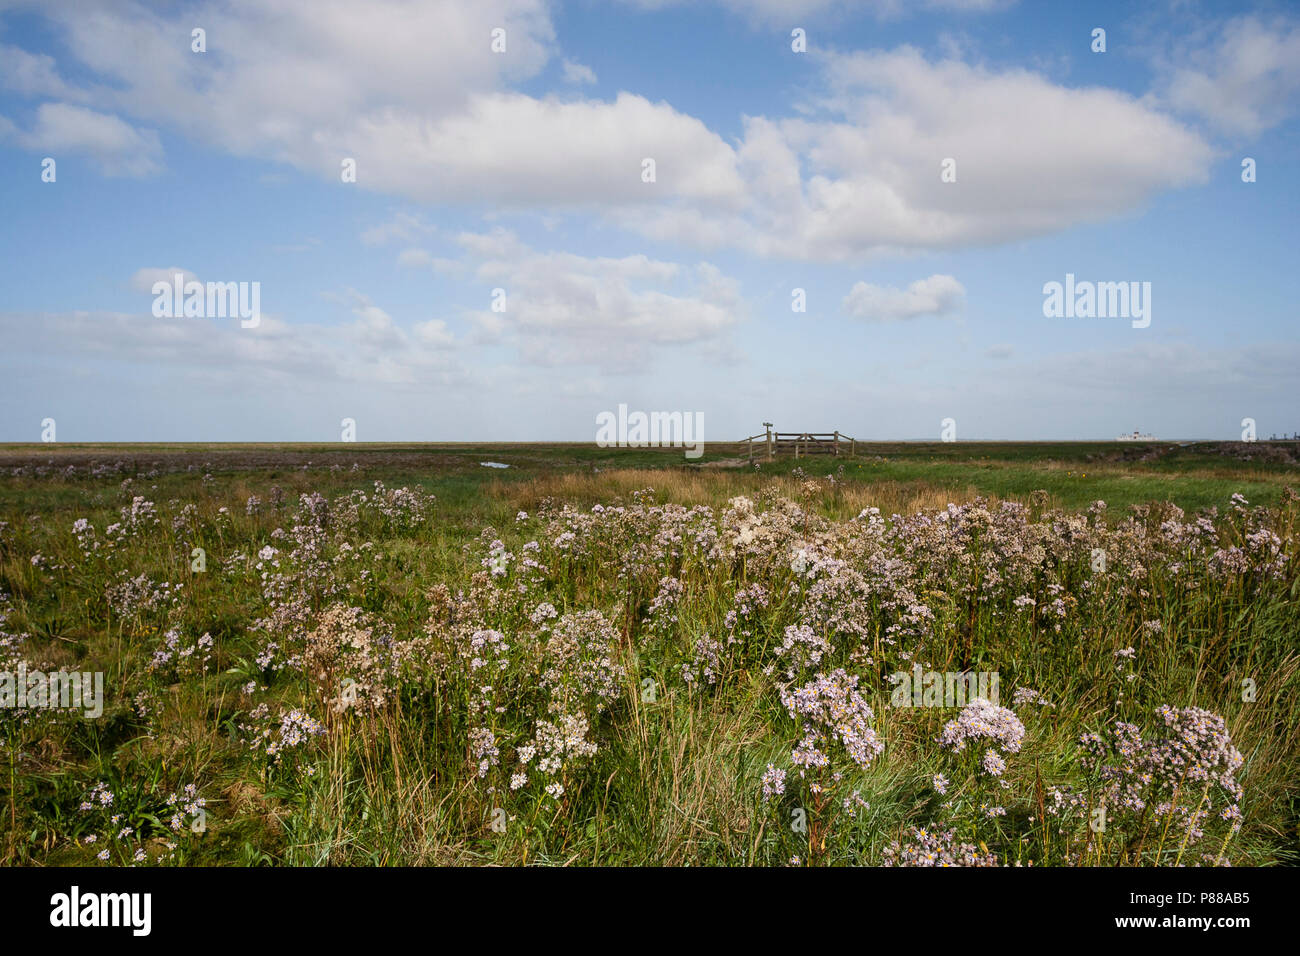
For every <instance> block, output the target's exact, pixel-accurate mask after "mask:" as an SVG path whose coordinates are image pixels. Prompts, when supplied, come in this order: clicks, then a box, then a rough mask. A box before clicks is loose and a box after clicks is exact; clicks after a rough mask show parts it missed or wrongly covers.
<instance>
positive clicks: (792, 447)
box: [740, 431, 857, 461]
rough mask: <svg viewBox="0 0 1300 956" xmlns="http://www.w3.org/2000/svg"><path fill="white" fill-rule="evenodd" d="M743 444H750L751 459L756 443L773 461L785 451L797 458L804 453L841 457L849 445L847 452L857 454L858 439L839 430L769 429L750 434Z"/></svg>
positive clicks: (742, 440) (743, 439)
mask: <svg viewBox="0 0 1300 956" xmlns="http://www.w3.org/2000/svg"><path fill="white" fill-rule="evenodd" d="M740 441H741V444H745V445H748V446H749V460H750V461H753V460H754V447H755V443H760V444H759V446H758V447H759V450H760V451H761V452H762V453H763V454H765V455H766V457H767V460H768V461H771V460H772V459H773V458H774V457H776V456H777V455H778V454H781V453H783V452H785V453H788V452H794V457H795V458H801V457H803V456H804V455H835V456H836V457H839V455H840V453H841V448H843V447H844V446H847V449H846V450H847V452H848V454H850V455H855V454H857V440H856V439H854V438H850V437H849V436H848V435H842V434H840V433H839V432H838V431H834V432H774V431H768V432H764V433H763V434H761V435H750V436H749V437H748V438H742V439H741V440H740Z"/></svg>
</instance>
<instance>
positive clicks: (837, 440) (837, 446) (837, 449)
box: [835, 429, 840, 458]
mask: <svg viewBox="0 0 1300 956" xmlns="http://www.w3.org/2000/svg"><path fill="white" fill-rule="evenodd" d="M835 457H836V458H839V457H840V432H839V429H836V430H835Z"/></svg>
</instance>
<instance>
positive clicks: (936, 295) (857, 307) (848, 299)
mask: <svg viewBox="0 0 1300 956" xmlns="http://www.w3.org/2000/svg"><path fill="white" fill-rule="evenodd" d="M965 295H966V289H965V288H964V287H963V286H962V284H961V283H960V282H958V281H957V280H956V279H954V278H953V277H952V276H946V275H933V276H930V277H929V278H928V279H918V280H917V281H915V282H913V283H912V284H911V285H909V286H908V287H907V288H906V289H894V288H889V287H887V286H877V285H870V284H868V283H866V282H857V283H855V284H854V286H853V288H852V289H850V290H849V294H848V295H847V296H845V298H844V311H845V312H847V313H848V314H849V315H852V316H855V317H856V318H860V319H868V320H871V321H875V322H889V321H893V320H895V319H915V318H918V317H919V316H924V315H949V314H951V313H953V312H954V311H955V310H956V309H957V307H958V306H959V305H961V301H962V298H963V297H964V296H965Z"/></svg>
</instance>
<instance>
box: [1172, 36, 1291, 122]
mask: <svg viewBox="0 0 1300 956" xmlns="http://www.w3.org/2000/svg"><path fill="white" fill-rule="evenodd" d="M1165 74H1166V78H1165V84H1164V89H1163V95H1164V98H1165V99H1167V100H1168V102H1169V103H1170V104H1171V105H1172V106H1173V107H1174V108H1175V109H1178V110H1180V111H1183V112H1187V113H1191V114H1195V115H1198V116H1200V117H1202V118H1204V119H1205V120H1206V121H1207V122H1209V123H1210V124H1211V125H1212V126H1213V127H1214V128H1215V129H1216V130H1218V131H1220V132H1222V133H1223V134H1225V135H1231V136H1247V137H1249V136H1255V135H1257V134H1259V133H1260V132H1262V131H1264V130H1265V129H1268V128H1269V127H1271V126H1274V125H1276V124H1278V123H1280V122H1282V121H1283V120H1284V119H1286V118H1287V117H1288V116H1290V115H1293V114H1294V113H1295V112H1296V106H1297V97H1298V96H1300V20H1297V19H1295V18H1277V19H1274V20H1271V21H1265V20H1262V19H1260V18H1258V17H1254V16H1246V17H1238V18H1236V19H1234V20H1231V21H1229V22H1228V23H1227V24H1225V25H1224V27H1223V29H1222V30H1221V31H1220V32H1219V33H1218V36H1217V38H1216V41H1215V42H1211V43H1209V44H1206V45H1204V46H1202V47H1201V48H1199V49H1196V50H1190V51H1189V50H1183V51H1180V52H1179V54H1178V56H1177V58H1176V59H1175V60H1174V61H1173V62H1172V63H1170V64H1167V65H1166V67H1165Z"/></svg>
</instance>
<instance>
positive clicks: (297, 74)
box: [0, 0, 1300, 441]
mask: <svg viewBox="0 0 1300 956" xmlns="http://www.w3.org/2000/svg"><path fill="white" fill-rule="evenodd" d="M1133 6H1135V5H1130V4H1126V3H1113V4H1106V3H1099V4H1092V5H1088V6H1086V7H1085V6H1084V5H1076V4H1061V3H1056V2H1043V3H1034V2H1028V0H1021V2H1011V0H931V2H927V3H906V4H903V3H901V2H900V3H893V2H865V3H864V2H858V3H844V2H837V0H785V2H777V0H720V2H716V3H709V2H698V3H684V2H683V3H677V2H672V0H612V2H600V3H597V2H595V0H579V2H570V3H548V2H543V0H479V2H475V3H473V4H470V3H464V2H462V3H451V2H426V3H419V4H408V3H403V2H380V3H374V4H364V5H363V4H354V3H336V2H329V0H323V2H321V0H316V2H307V0H299V2H285V3H277V4H274V5H270V6H264V5H260V4H253V3H242V2H227V3H217V4H208V3H198V4H183V3H177V4H166V5H140V6H136V5H132V4H127V3H111V4H107V3H106V4H102V5H98V4H93V3H81V4H70V5H66V9H60V8H58V7H57V6H56V7H54V8H53V9H47V5H44V4H28V3H22V2H19V3H12V2H0V170H3V175H0V209H2V210H3V213H4V229H3V231H0V289H3V298H2V299H0V440H3V441H33V440H37V439H38V438H39V437H40V434H41V422H42V420H43V419H46V418H53V419H55V421H56V422H57V436H58V438H59V440H62V441H95V440H100V441H163V440H170V441H222V440H230V441H241V440H242V441H299V440H301V441H329V440H334V439H337V438H338V437H339V435H340V424H339V423H340V420H341V419H343V418H353V419H355V421H356V423H357V426H356V430H357V438H358V439H359V440H361V441H399V440H531V439H538V440H542V439H549V440H575V441H588V440H594V437H595V418H596V416H597V415H598V414H599V413H600V412H602V411H605V410H614V409H617V407H618V405H619V404H620V403H622V404H626V405H628V406H629V407H630V408H632V409H644V410H647V411H649V410H681V411H689V412H702V413H703V415H704V421H705V437H706V439H712V440H718V441H721V440H730V439H734V438H739V437H742V436H745V435H749V434H753V433H754V432H756V431H759V430H760V423H761V422H762V421H764V420H769V421H774V422H776V423H777V424H778V426H779V427H781V428H782V429H787V428H788V429H799V430H804V429H809V430H822V429H826V430H830V429H836V428H838V429H839V430H840V431H842V432H846V433H849V434H853V435H854V436H855V437H859V438H864V439H872V438H878V439H895V438H929V439H933V438H937V437H938V436H939V431H940V422H941V420H942V419H944V418H949V417H951V418H954V419H955V420H956V422H957V436H958V438H965V439H977V438H1012V439H1052V438H1055V439H1088V438H1110V437H1113V436H1114V435H1116V434H1118V433H1120V432H1127V431H1131V430H1132V429H1134V428H1139V429H1141V430H1143V431H1145V432H1152V433H1155V434H1157V435H1159V436H1161V437H1166V438H1236V437H1239V435H1240V432H1241V420H1242V419H1243V418H1246V417H1250V418H1253V419H1255V420H1256V422H1257V427H1258V431H1259V434H1260V436H1261V437H1267V436H1268V435H1269V434H1270V433H1273V432H1278V433H1282V432H1285V433H1288V434H1289V433H1290V432H1292V431H1295V430H1298V429H1300V401H1297V398H1298V397H1300V371H1298V370H1300V338H1298V336H1297V331H1296V328H1297V326H1296V321H1297V310H1296V305H1295V303H1296V302H1297V301H1298V300H1300V275H1298V274H1297V270H1296V269H1295V266H1294V260H1295V245H1296V243H1295V230H1296V226H1295V223H1296V222H1297V218H1298V216H1297V214H1298V213H1300V203H1298V200H1300V192H1298V187H1297V180H1298V178H1300V160H1298V159H1297V157H1298V156H1300V149H1298V147H1300V136H1298V135H1297V134H1298V132H1300V131H1298V129H1297V122H1296V117H1297V106H1298V105H1300V13H1298V12H1297V10H1296V8H1295V7H1294V6H1293V5H1289V4H1276V3H1261V4H1240V3H1238V4H1214V3H1198V2H1177V3H1168V4H1162V3H1154V4H1149V5H1142V6H1141V9H1137V10H1135V9H1132V7H1133ZM195 27H202V28H203V29H204V30H205V31H206V46H207V50H206V52H203V53H196V52H193V51H192V50H191V31H192V30H193V29H194V28H195ZM497 27H501V28H504V30H505V31H506V33H505V36H506V49H505V52H503V53H496V52H493V51H492V49H491V33H492V30H493V29H494V28H497ZM1097 27H1100V28H1103V29H1105V31H1106V51H1105V52H1104V53H1095V52H1093V51H1092V50H1091V44H1092V42H1093V40H1092V31H1093V29H1094V28H1097ZM796 28H798V29H802V30H803V31H805V34H806V37H807V52H806V53H796V52H794V51H793V50H792V49H791V43H792V40H791V31H792V30H794V29H796ZM47 157H49V158H52V159H54V160H55V163H56V167H55V170H56V176H55V181H54V182H44V181H42V161H43V160H44V159H45V158H47ZM349 157H350V158H352V159H355V161H356V164H357V181H356V182H355V183H345V182H343V181H342V180H341V176H340V167H341V162H342V160H343V159H344V158H349ZM646 157H650V158H653V159H654V160H655V164H656V176H655V181H654V182H652V183H647V182H644V181H643V179H642V160H643V159H644V158H646ZM1244 157H1251V158H1253V159H1254V160H1255V163H1256V169H1257V181H1256V182H1253V183H1245V182H1243V181H1242V176H1241V162H1242V159H1243V158H1244ZM948 158H951V159H953V160H955V164H956V171H957V176H956V181H955V182H942V181H941V177H940V169H941V164H942V163H943V161H944V160H945V159H948ZM175 269H180V270H184V271H185V272H186V273H187V274H188V275H189V276H190V277H192V278H194V279H196V280H197V281H200V282H210V281H211V282H249V283H251V282H257V283H259V284H260V293H261V312H262V315H261V323H260V325H258V326H257V327H256V328H241V326H240V323H239V322H238V320H232V319H228V318H188V319H185V318H158V317H155V316H154V315H153V314H152V306H153V302H154V296H153V294H152V291H151V287H152V283H153V281H154V280H156V279H157V278H158V277H160V276H162V275H166V274H169V273H170V272H171V271H173V270H175ZM1067 273H1073V274H1074V275H1076V276H1077V277H1078V278H1079V279H1080V280H1092V281H1099V282H1139V283H1144V282H1149V283H1150V284H1151V290H1152V292H1151V297H1152V298H1151V322H1150V325H1149V326H1148V327H1146V328H1134V327H1133V326H1132V324H1131V322H1130V321H1129V320H1128V319H1127V318H1123V317H1106V318H1071V319H1066V318H1047V317H1045V316H1044V315H1043V299H1044V296H1043V286H1044V284H1045V283H1048V282H1052V281H1058V282H1059V281H1064V278H1065V275H1066V274H1067ZM494 289H504V290H505V301H506V305H505V311H504V312H494V311H493V310H492V301H493V299H492V296H493V290H494ZM794 289H803V290H805V294H806V299H807V311H806V312H803V313H798V312H793V311H792V309H791V302H792V290H794Z"/></svg>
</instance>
